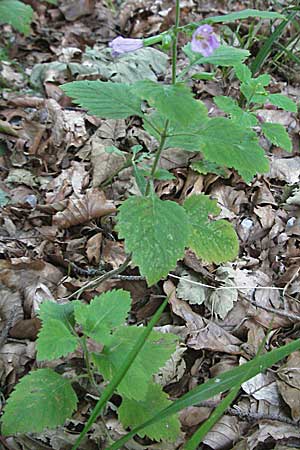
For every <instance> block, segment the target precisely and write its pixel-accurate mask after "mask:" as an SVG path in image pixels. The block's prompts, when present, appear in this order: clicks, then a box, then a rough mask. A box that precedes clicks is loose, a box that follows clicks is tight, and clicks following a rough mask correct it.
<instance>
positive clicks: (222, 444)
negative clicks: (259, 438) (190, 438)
mask: <svg viewBox="0 0 300 450" xmlns="http://www.w3.org/2000/svg"><path fill="white" fill-rule="evenodd" d="M239 437H240V426H239V419H238V418H237V417H233V416H223V417H222V418H221V419H220V420H219V421H218V422H217V423H216V424H215V425H214V426H213V427H212V429H211V430H210V431H209V432H208V433H207V434H206V436H205V438H204V439H203V441H202V442H203V443H204V444H206V445H208V446H209V447H210V448H212V449H213V450H224V449H225V448H232V445H233V444H234V443H235V442H236V441H237V440H238V439H239Z"/></svg>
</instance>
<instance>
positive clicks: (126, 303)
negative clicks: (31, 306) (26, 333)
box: [2, 290, 179, 440]
mask: <svg viewBox="0 0 300 450" xmlns="http://www.w3.org/2000/svg"><path fill="white" fill-rule="evenodd" d="M130 306H131V300H130V295H129V293H128V292H125V291H122V290H113V291H110V292H107V293H105V294H102V295H101V296H99V297H95V298H94V299H93V300H92V302H91V303H90V304H89V305H84V304H82V303H81V302H79V301H75V302H72V303H70V304H65V305H57V304H55V303H53V302H44V303H43V304H42V305H41V310H40V317H41V319H42V321H43V326H42V329H41V331H40V333H39V336H38V340H37V360H39V361H45V360H48V361H51V360H53V359H56V358H60V357H62V356H66V355H68V354H69V353H70V352H73V351H75V350H76V349H78V348H81V349H82V351H83V354H84V359H85V361H86V376H88V377H89V380H90V383H91V384H92V386H94V387H96V389H97V390H98V391H99V388H98V386H97V385H96V382H95V374H96V373H101V374H102V375H103V378H104V380H105V381H111V380H112V379H113V377H114V374H115V373H118V372H119V371H120V369H121V368H122V365H124V364H125V366H126V368H127V374H126V375H125V376H124V377H123V378H122V379H121V380H119V383H118V385H116V386H114V387H113V389H112V390H110V395H109V397H110V396H111V395H112V394H113V392H114V389H115V388H116V389H117V393H118V394H119V395H121V396H122V405H121V407H120V408H119V416H120V419H121V421H122V423H123V424H124V426H137V425H139V424H140V423H141V421H142V420H143V418H144V417H147V415H149V412H150V413H151V412H152V413H153V412H155V411H157V412H158V411H159V410H160V409H162V408H165V407H167V406H169V405H170V400H168V398H167V395H166V394H165V393H164V392H163V391H162V388H161V387H160V386H159V385H157V384H155V383H154V382H153V381H152V375H153V374H154V373H155V372H157V370H158V369H159V368H160V367H162V366H163V365H164V363H165V362H166V361H167V359H168V358H169V357H170V356H171V354H172V353H173V352H174V351H175V347H176V342H177V340H178V338H177V337H176V336H174V335H172V334H163V333H159V332H157V331H151V330H152V327H153V325H154V323H155V322H153V325H151V324H150V325H149V326H148V327H145V328H140V327H136V326H130V327H129V326H125V325H124V323H125V318H126V316H127V314H128V312H129V311H130ZM160 312H161V309H160V311H159V312H158V314H160ZM157 317H158V316H156V317H155V321H156V320H157ZM79 329H80V336H79V335H78V332H77V331H78V330H79ZM145 333H146V334H147V341H146V342H145ZM138 340H142V342H145V345H144V346H143V348H142V349H141V350H140V352H139V354H138V355H137V357H136V358H135V360H134V362H133V363H132V365H131V366H130V368H129V367H128V357H129V354H130V349H131V345H132V343H133V342H137V341H138ZM93 345H94V348H95V351H90V352H88V350H87V349H88V347H90V348H92V346H93ZM100 345H104V347H103V350H102V352H100V351H96V349H97V346H98V348H99V346H100ZM129 359H130V358H129ZM54 391H55V392H56V394H55V395H53V392H54ZM99 393H100V394H102V395H104V392H99ZM109 397H108V398H107V399H109ZM150 398H151V405H152V406H151V411H149V412H148V413H147V404H148V402H149V399H150ZM76 404H77V396H76V393H75V391H74V390H73V388H72V385H71V382H70V381H69V380H67V379H65V378H63V377H62V376H61V375H59V374H57V373H56V372H55V371H53V370H51V369H38V370H36V371H33V372H31V373H30V374H29V375H28V376H26V377H23V378H22V380H21V381H20V383H19V384H18V385H17V387H16V389H15V391H14V392H13V393H12V395H11V397H10V399H9V401H8V403H7V406H6V409H5V413H4V416H3V418H2V422H3V426H2V431H3V433H5V434H11V433H15V432H17V433H18V432H19V433H25V432H28V431H35V432H39V431H42V430H43V429H44V428H46V427H50V428H51V427H55V426H57V425H60V424H62V423H63V422H64V421H65V420H66V418H68V417H71V415H72V413H73V411H74V410H75V409H76ZM25 405H27V406H26V411H27V413H26V414H24V408H25ZM43 410H46V411H47V415H44V414H42V412H43ZM136 410H139V411H140V413H141V414H140V415H138V416H137V415H136V413H135V411H136ZM178 431H179V422H178V419H177V418H176V417H173V418H171V420H169V419H167V420H163V421H162V422H161V424H160V426H159V427H157V426H154V427H151V426H150V427H149V428H148V429H147V434H148V436H150V437H152V439H158V440H159V439H165V440H172V439H174V438H175V439H176V435H177V434H178ZM140 434H141V436H144V435H145V433H140Z"/></svg>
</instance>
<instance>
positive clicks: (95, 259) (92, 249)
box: [86, 233, 102, 264]
mask: <svg viewBox="0 0 300 450" xmlns="http://www.w3.org/2000/svg"><path fill="white" fill-rule="evenodd" d="M101 244H102V233H97V234H95V235H94V236H92V237H91V238H90V239H89V240H88V241H87V243H86V254H87V257H88V260H89V263H92V264H99V261H100V250H101Z"/></svg>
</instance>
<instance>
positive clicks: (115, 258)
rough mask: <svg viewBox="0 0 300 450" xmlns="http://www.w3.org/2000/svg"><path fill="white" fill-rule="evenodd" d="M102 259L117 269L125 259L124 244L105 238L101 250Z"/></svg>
mask: <svg viewBox="0 0 300 450" xmlns="http://www.w3.org/2000/svg"><path fill="white" fill-rule="evenodd" d="M102 259H103V261H105V262H106V263H107V264H110V265H111V267H112V268H113V269H117V268H118V267H120V265H121V264H123V263H124V261H125V259H126V253H125V250H124V245H123V244H122V243H121V242H116V241H109V240H108V239H105V242H104V245H103V250H102Z"/></svg>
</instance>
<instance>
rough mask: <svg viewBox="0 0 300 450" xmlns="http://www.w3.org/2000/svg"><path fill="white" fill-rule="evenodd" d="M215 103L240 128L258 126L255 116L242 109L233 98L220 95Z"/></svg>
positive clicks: (215, 99)
mask: <svg viewBox="0 0 300 450" xmlns="http://www.w3.org/2000/svg"><path fill="white" fill-rule="evenodd" d="M214 102H215V104H216V105H217V107H218V108H220V109H221V110H222V111H224V112H225V113H227V114H229V115H230V116H231V118H232V119H234V120H235V121H236V122H237V123H238V124H239V125H240V126H242V127H246V128H247V127H248V128H251V127H255V126H256V125H257V122H258V121H257V118H256V117H255V115H254V114H252V113H249V112H247V111H244V110H243V109H242V108H240V107H239V105H238V104H237V102H236V101H235V100H234V99H233V98H231V97H226V96H223V95H220V96H217V97H215V98H214Z"/></svg>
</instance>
